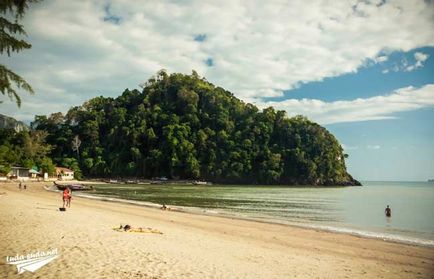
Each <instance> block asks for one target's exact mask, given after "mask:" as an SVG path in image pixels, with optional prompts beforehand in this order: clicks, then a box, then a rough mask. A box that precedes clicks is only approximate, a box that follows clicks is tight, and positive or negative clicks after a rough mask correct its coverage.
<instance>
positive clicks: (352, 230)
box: [80, 181, 434, 247]
mask: <svg viewBox="0 0 434 279" xmlns="http://www.w3.org/2000/svg"><path fill="white" fill-rule="evenodd" d="M362 183H363V186H352V187H313V186H312V187H303V186H300V187H288V186H285V187H284V186H260V185H255V186H244V185H206V186H204V185H172V184H165V185H153V184H151V185H143V184H106V185H96V186H94V188H95V189H96V191H94V192H92V193H91V194H89V193H81V194H80V195H86V196H89V195H91V196H92V197H93V198H99V199H103V200H112V201H118V202H119V201H120V202H130V203H134V204H139V205H145V206H155V207H157V206H159V205H162V204H165V205H167V206H169V207H175V208H177V209H178V210H182V211H186V212H191V213H198V214H207V215H219V216H226V217H231V218H240V219H251V220H256V221H260V222H269V223H279V224H286V225H292V226H299V227H305V228H306V227H307V228H313V229H318V230H325V231H332V232H338V233H346V234H352V235H358V236H363V237H369V238H379V239H383V240H387V241H394V242H402V243H407V244H414V245H421V246H430V247H434V182H382V181H363V182H362ZM387 205H389V206H390V208H391V209H392V216H391V217H390V218H389V217H386V216H385V213H384V210H385V208H386V206H387Z"/></svg>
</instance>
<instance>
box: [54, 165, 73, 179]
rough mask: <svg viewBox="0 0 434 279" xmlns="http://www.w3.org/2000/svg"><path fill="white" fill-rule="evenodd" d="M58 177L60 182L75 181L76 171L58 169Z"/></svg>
mask: <svg viewBox="0 0 434 279" xmlns="http://www.w3.org/2000/svg"><path fill="white" fill-rule="evenodd" d="M56 176H57V178H58V179H60V180H73V179H74V171H73V170H70V169H67V168H64V167H56Z"/></svg>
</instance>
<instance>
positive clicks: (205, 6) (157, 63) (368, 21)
mask: <svg viewBox="0 0 434 279" xmlns="http://www.w3.org/2000/svg"><path fill="white" fill-rule="evenodd" d="M107 3H111V4H110V6H109V8H107ZM433 10H434V8H433V4H431V3H429V2H428V1H422V0H420V1H417V0H414V1H408V0H397V1H387V2H385V3H381V4H376V3H371V4H370V3H368V2H367V1H366V2H358V1H332V2H328V1H320V0H314V1H308V2H306V1H302V0H298V1H290V2H287V1H277V0H276V1H265V2H264V1H259V0H258V1H242V0H238V1H236V0H235V1H234V0H226V1H217V2H213V1H202V0H189V1H169V0H161V1H127V0H118V1H111V2H110V1H106V0H100V1H85V0H76V1H68V0H57V1H55V0H45V1H42V2H40V3H37V4H32V5H31V7H30V9H29V11H28V13H27V14H26V16H25V18H24V22H23V23H24V25H25V28H26V31H27V32H28V34H29V35H30V37H29V39H30V41H31V42H32V44H33V48H32V49H31V50H27V51H24V52H22V54H19V55H15V56H13V57H12V59H8V65H9V66H10V67H11V68H13V69H15V70H16V71H17V72H19V73H21V74H22V75H23V76H24V77H25V78H26V79H27V80H28V81H30V82H32V84H33V85H34V89H35V90H36V92H37V95H36V96H35V97H34V98H32V99H27V98H24V102H23V109H22V110H26V111H25V112H24V113H23V112H20V114H28V115H32V114H37V113H44V114H46V113H48V112H47V110H43V109H41V108H36V107H31V106H30V104H28V102H30V101H32V102H36V103H42V102H44V103H45V104H47V106H46V107H50V106H55V105H57V107H58V110H66V108H67V107H69V106H71V105H79V104H81V102H82V101H83V100H85V99H88V98H91V97H93V96H96V95H101V94H102V95H105V96H107V95H109V96H116V95H118V94H120V93H121V92H122V90H123V89H125V88H126V87H129V88H136V87H137V85H138V84H139V83H141V82H142V81H144V80H145V79H147V78H148V77H149V76H150V75H152V74H154V73H155V72H157V71H158V70H159V69H161V68H165V69H167V70H168V71H170V72H183V73H190V72H191V70H192V69H195V70H197V71H198V72H199V73H200V74H201V75H203V76H205V77H206V78H207V79H208V80H209V81H211V82H213V83H215V84H216V85H219V86H222V87H224V88H226V89H228V90H230V91H232V92H233V93H234V94H235V95H236V96H237V97H239V98H241V99H243V100H245V101H252V100H255V99H258V98H261V97H270V96H280V95H282V92H283V91H284V90H288V89H291V88H295V87H297V86H298V85H300V84H301V83H305V82H310V81H319V80H323V79H324V78H326V77H334V76H339V75H342V74H346V73H351V72H356V71H357V70H358V69H359V68H360V67H363V66H365V65H366V61H369V60H374V61H377V62H378V63H381V62H384V61H385V59H387V56H386V55H380V54H381V53H388V52H393V51H395V50H402V51H409V50H412V49H414V48H418V47H422V46H433V45H434V21H433V20H432V18H433ZM107 11H109V14H108V13H107ZM104 18H114V19H119V20H108V21H107V20H106V21H105V20H104ZM116 22H118V23H119V24H115V23H116ZM415 30H417V32H415ZM197 35H203V36H206V39H205V40H203V41H197V40H195V39H194V38H195V37H197ZM419 58H421V57H419ZM422 58H423V57H422ZM208 59H212V61H213V66H212V67H209V66H208V65H206V63H205V61H207V60H208ZM420 63H423V61H421V62H420ZM55 95H56V97H53V98H51V97H50V96H55ZM71 96H76V97H74V98H71ZM59 99H60V100H65V103H62V104H60V103H59ZM309 102H312V101H309ZM3 109H5V110H6V111H5V113H9V114H11V115H17V114H18V112H15V111H13V108H12V106H11V107H4V105H2V110H3ZM23 120H24V119H23Z"/></svg>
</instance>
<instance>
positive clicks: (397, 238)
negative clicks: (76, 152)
mask: <svg viewBox="0 0 434 279" xmlns="http://www.w3.org/2000/svg"><path fill="white" fill-rule="evenodd" d="M47 190H51V189H47ZM51 191H52V190H51ZM75 196H79V197H83V198H88V199H94V200H101V201H108V202H118V203H124V204H132V205H139V206H146V207H151V208H160V207H161V206H162V205H161V204H157V203H152V202H146V201H136V200H128V199H120V198H113V197H107V196H95V195H91V194H84V193H76V194H75ZM170 208H171V210H173V211H179V212H188V213H193V214H200V215H214V216H216V215H217V216H221V217H231V218H237V219H240V220H250V221H257V222H263V223H271V224H281V225H289V226H295V227H300V228H307V229H315V230H321V231H328V232H335V233H343V234H349V235H354V236H360V237H365V238H375V239H382V240H384V241H390V242H397V243H403V244H410V245H417V246H425V247H434V241H433V240H428V239H421V238H415V237H408V236H402V235H396V234H390V233H380V232H372V231H364V230H358V229H352V228H344V227H336V226H328V225H317V224H302V223H293V222H285V221H282V220H279V219H270V218H268V217H265V216H257V217H256V218H255V216H246V215H240V214H237V213H236V212H233V211H225V210H224V209H223V210H216V209H212V210H210V209H206V208H200V207H186V206H176V207H172V206H170Z"/></svg>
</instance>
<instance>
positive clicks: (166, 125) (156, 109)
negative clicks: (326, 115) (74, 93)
mask: <svg viewBox="0 0 434 279" xmlns="http://www.w3.org/2000/svg"><path fill="white" fill-rule="evenodd" d="M32 127H33V128H34V129H36V130H42V131H46V132H47V133H48V135H47V138H46V139H47V142H48V143H49V144H50V145H51V146H52V147H53V149H52V150H51V158H53V160H54V161H55V162H61V161H62V160H64V158H75V159H76V161H77V162H78V164H79V166H80V168H81V170H82V172H83V174H84V175H86V176H94V177H118V176H120V177H145V178H151V177H160V176H166V177H169V178H174V179H205V180H209V181H213V182H221V183H249V184H313V185H349V184H354V183H355V181H354V180H353V179H352V177H351V176H350V175H349V174H348V173H347V171H346V168H345V161H344V154H343V150H342V148H341V146H340V145H339V143H338V142H337V140H336V139H335V137H334V136H333V135H332V134H330V133H329V132H328V131H327V130H326V129H325V128H323V127H321V126H319V125H318V124H315V123H312V122H310V121H309V120H307V119H306V118H305V117H302V116H297V117H294V118H288V117H286V116H285V112H284V111H275V110H274V109H273V108H271V107H270V108H267V109H264V110H262V111H259V110H258V108H257V107H255V106H254V105H252V104H245V103H243V102H242V101H240V100H239V99H237V98H235V97H234V96H233V94H232V93H230V92H228V91H226V90H224V89H223V88H221V87H216V86H214V85H213V84H211V83H209V82H207V81H206V80H205V79H203V78H200V77H199V76H198V75H197V74H196V73H195V72H193V74H192V75H183V74H171V75H168V74H167V73H166V72H165V71H160V72H159V73H158V74H157V75H156V76H155V77H152V78H151V79H149V80H148V82H147V83H146V84H144V85H143V90H142V91H139V90H128V89H127V90H125V91H124V92H123V94H122V95H121V96H119V97H117V98H115V99H113V98H104V97H97V98H93V99H91V100H89V101H88V102H86V103H84V104H83V105H82V106H79V107H73V108H71V109H70V110H69V111H68V113H67V114H66V115H65V116H63V115H62V114H61V113H55V114H52V115H51V116H49V117H47V116H36V117H35V121H34V122H33V123H32ZM73 142H74V143H73Z"/></svg>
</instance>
